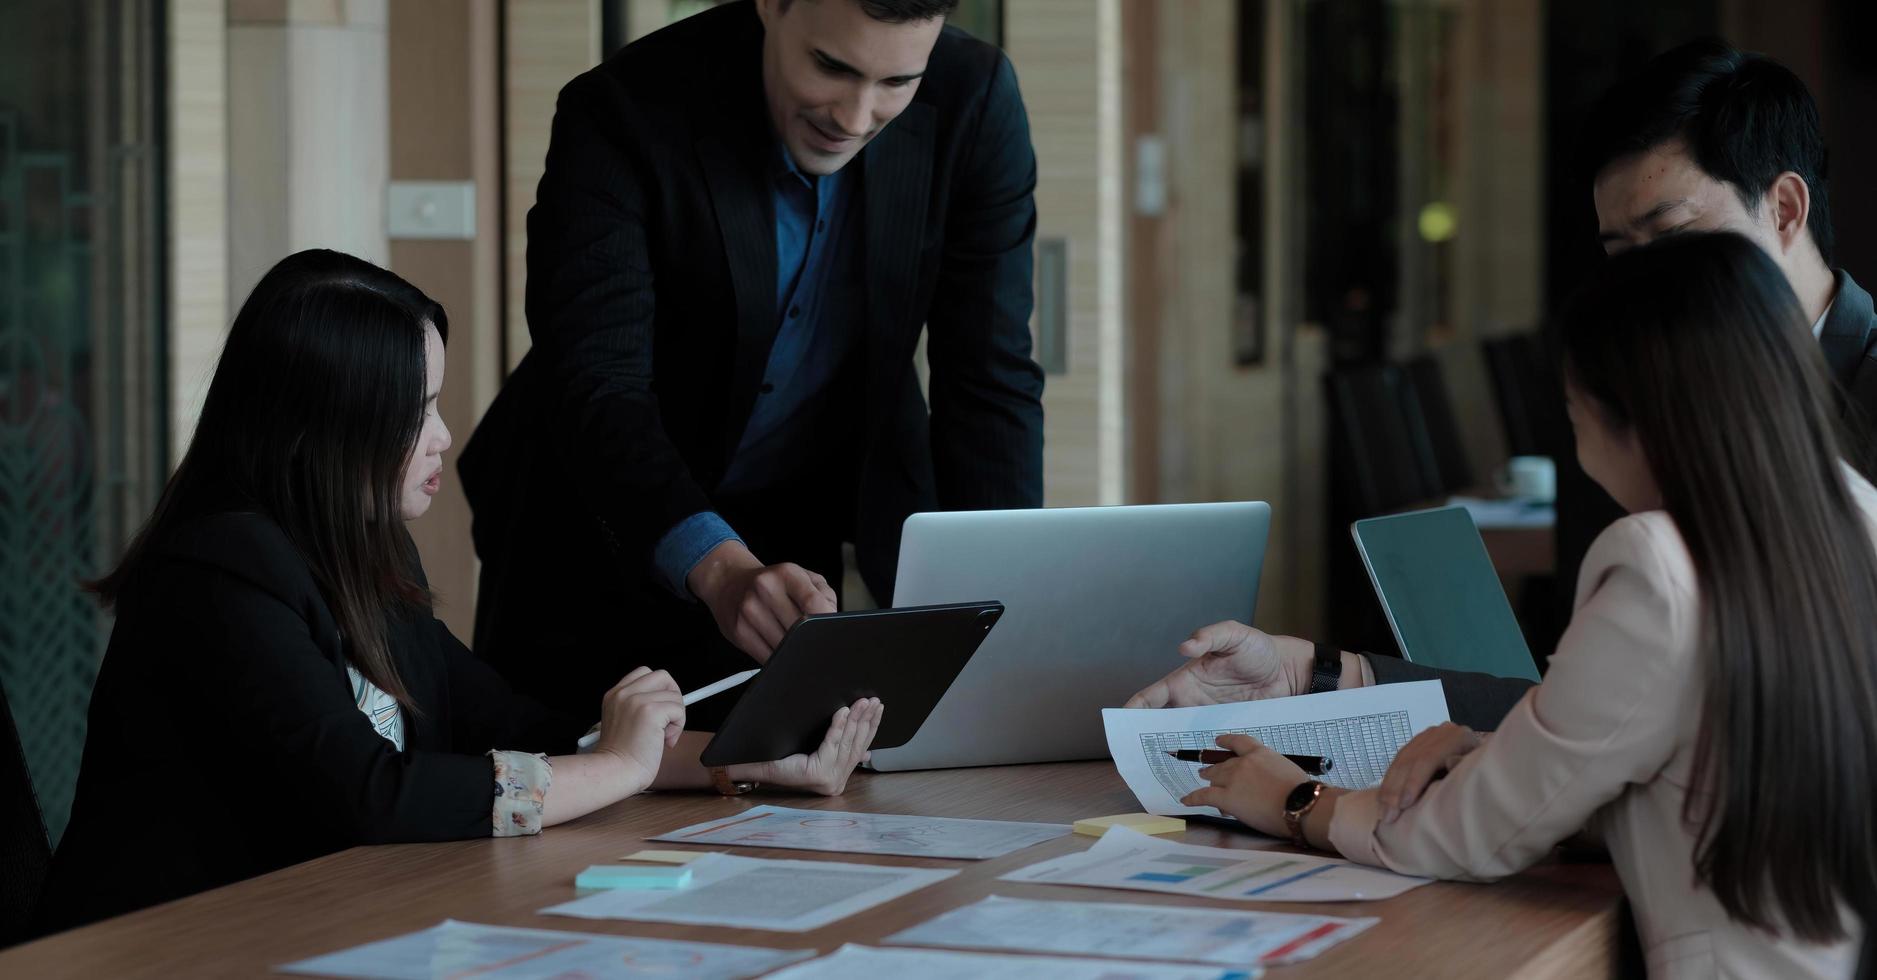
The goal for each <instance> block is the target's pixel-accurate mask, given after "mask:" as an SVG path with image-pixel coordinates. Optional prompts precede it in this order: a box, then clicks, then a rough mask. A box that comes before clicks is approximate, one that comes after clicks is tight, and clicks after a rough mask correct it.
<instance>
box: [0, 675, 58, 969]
mask: <svg viewBox="0 0 1877 980" xmlns="http://www.w3.org/2000/svg"><path fill="white" fill-rule="evenodd" d="M0 835H4V836H0V948H4V947H7V946H11V945H13V944H15V943H19V942H24V941H25V940H27V939H29V938H32V927H33V911H34V907H35V906H36V905H37V904H38V902H39V889H40V888H41V886H43V885H44V884H45V880H46V869H47V867H48V866H49V865H50V864H51V863H52V847H51V844H50V842H49V841H48V840H47V838H46V825H45V821H44V820H43V819H42V818H41V817H40V814H39V801H38V798H37V797H36V796H34V795H33V779H32V774H31V773H30V772H28V771H27V770H26V755H25V753H24V752H23V751H22V750H21V748H20V733H19V729H18V728H16V727H15V726H14V724H13V710H12V709H11V708H9V707H8V706H7V700H6V692H5V691H0Z"/></svg>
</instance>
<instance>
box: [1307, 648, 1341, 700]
mask: <svg viewBox="0 0 1877 980" xmlns="http://www.w3.org/2000/svg"><path fill="white" fill-rule="evenodd" d="M1342 684H1343V654H1342V651H1341V650H1338V649H1336V648H1335V647H1333V646H1330V645H1329V644H1327V643H1319V644H1317V645H1316V666H1315V668H1314V669H1313V671H1312V673H1311V674H1310V693H1311V694H1322V693H1323V692H1324V691H1334V690H1336V689H1337V688H1340V687H1342Z"/></svg>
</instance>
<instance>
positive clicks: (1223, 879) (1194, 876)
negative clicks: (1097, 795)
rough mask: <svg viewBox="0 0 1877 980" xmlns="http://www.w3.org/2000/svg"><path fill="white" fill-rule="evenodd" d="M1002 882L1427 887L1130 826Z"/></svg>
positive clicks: (1297, 894) (1341, 865) (1289, 890)
mask: <svg viewBox="0 0 1877 980" xmlns="http://www.w3.org/2000/svg"><path fill="white" fill-rule="evenodd" d="M1000 880H1002V881H1025V882H1031V883H1033V884H1039V885H1089V886H1093V887H1096V888H1127V889H1132V890H1134V891H1144V892H1164V893H1166V894H1169V895H1185V896H1188V897H1190V898H1223V899H1230V900H1236V901H1241V902H1341V901H1349V900H1353V899H1376V898H1393V897H1395V896H1396V895H1399V894H1401V893H1402V892H1405V891H1407V890H1409V889H1411V888H1416V887H1419V886H1421V885H1425V884H1427V879H1426V878H1411V877H1409V876H1407V875H1398V874H1395V873H1394V872H1392V871H1383V870H1382V869H1380V868H1369V867H1364V866H1362V865H1360V864H1351V863H1349V862H1348V861H1339V860H1337V859H1335V858H1325V857H1316V856H1315V855H1310V854H1291V853H1288V852H1283V851H1259V850H1245V849H1241V848H1231V847H1200V846H1198V845H1196V844H1176V843H1174V842H1172V841H1170V840H1161V839H1160V838H1158V837H1149V836H1148V835H1146V834H1143V833H1140V832H1138V831H1134V830H1129V829H1128V828H1126V827H1115V828H1113V829H1112V830H1110V831H1108V832H1107V833H1106V834H1103V835H1102V837H1101V839H1100V840H1097V841H1096V842H1095V846H1093V847H1091V848H1089V849H1088V850H1086V851H1078V852H1077V853H1074V854H1065V855H1063V856H1062V857H1059V858H1053V859H1051V860H1048V861H1044V862H1042V863H1041V864H1032V865H1030V866H1029V867H1027V868H1019V869H1017V870H1016V871H1012V872H1011V873H1009V874H1007V875H1004V876H1003V878H1002V879H1000Z"/></svg>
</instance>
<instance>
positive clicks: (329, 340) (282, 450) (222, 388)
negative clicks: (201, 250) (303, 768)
mask: <svg viewBox="0 0 1877 980" xmlns="http://www.w3.org/2000/svg"><path fill="white" fill-rule="evenodd" d="M425 324H430V325H433V326H435V327H436V328H437V332H438V333H439V334H440V335H443V336H446V337H447V336H448V331H449V324H448V322H447V321H446V319H445V318H444V315H443V308H442V307H440V306H438V305H437V304H436V302H435V301H433V300H431V299H430V297H428V296H426V295H424V294H423V292H421V291H420V290H418V289H417V287H415V286H412V285H411V284H410V283H408V282H405V281H404V280H403V279H401V278H399V277H398V276H396V275H394V274H392V273H390V272H387V271H386V270H384V269H380V268H378V267H377V266H375V265H372V264H371V263H369V262H366V261H364V260H363V259H358V258H354V257H353V256H350V255H346V254H343V253H340V252H333V251H327V250H324V249H314V250H309V251H304V252H298V253H295V254H293V255H290V256H288V257H287V258H285V259H282V260H281V261H280V263H279V264H278V265H275V266H274V267H273V269H271V270H269V271H268V273H267V275H265V276H263V277H262V278H261V281H260V283H259V284H257V285H256V286H255V287H254V292H253V293H251V294H250V295H249V296H248V299H247V302H245V303H243V304H242V305H241V312H240V313H238V314H237V315H236V316H235V322H234V325H233V326H232V327H231V328H229V331H228V340H227V343H226V345H225V346H224V347H223V348H222V356H221V360H220V361H219V362H218V363H217V364H216V366H215V376H214V379H213V380H212V381H211V382H210V383H209V391H208V396H207V398H206V399H205V400H204V402H203V405H202V415H201V418H200V420H199V421H198V422H197V423H196V428H195V434H194V436H193V437H192V438H191V439H190V443H189V451H188V453H187V454H185V455H184V456H183V460H182V462H181V464H179V465H178V466H177V467H176V472H175V474H174V475H173V476H171V477H170V480H169V483H168V485H167V486H166V487H164V490H163V495H162V497H161V498H159V499H158V501H157V505H156V510H155V512H154V513H152V514H151V516H150V520H149V521H148V522H147V523H146V524H145V525H144V526H143V528H142V530H140V531H139V532H138V533H137V536H136V537H135V538H134V539H132V541H131V543H130V547H129V548H128V549H127V550H126V552H125V554H124V557H123V559H122V560H121V561H120V562H119V563H118V565H117V567H116V569H114V570H113V571H112V572H111V573H110V574H109V575H106V576H105V577H104V578H103V579H101V580H99V581H98V582H96V583H94V584H93V586H92V588H93V589H94V590H95V591H96V592H97V593H98V596H99V598H100V599H101V600H102V601H103V602H104V603H105V604H106V605H112V604H115V603H118V602H120V601H122V600H124V599H125V598H126V597H127V596H128V595H130V594H131V593H132V592H134V590H136V589H137V588H138V582H139V579H140V577H141V576H142V575H143V573H144V572H145V571H146V570H147V569H148V567H149V565H150V563H151V561H152V559H153V558H154V557H155V556H156V554H157V553H158V552H159V551H160V549H161V547H162V543H163V542H164V541H165V540H166V539H167V538H168V537H169V536H170V534H171V533H173V532H174V531H175V530H176V529H177V528H178V527H180V526H182V525H184V524H186V523H188V522H190V521H192V520H196V519H198V518H202V517H207V516H210V515H212V514H215V513H220V512H223V511H227V510H252V511H255V512H257V513H260V514H263V515H265V516H267V517H268V518H271V519H272V520H273V521H274V522H275V523H276V524H278V525H279V526H280V528H281V529H282V530H283V531H285V532H286V535H287V537H288V539H289V540H291V541H292V542H293V544H294V546H295V547H296V548H297V549H298V550H299V552H300V554H301V556H302V557H304V558H305V559H306V563H307V565H308V567H309V568H311V570H312V573H313V579H314V581H315V582H316V583H317V584H318V586H319V589H320V591H321V593H322V594H323V596H324V598H325V600H326V603H327V606H328V607H329V608H330V609H331V611H332V614H333V617H334V618H335V619H336V620H337V621H338V625H339V629H340V631H341V632H342V634H343V635H344V638H345V642H346V656H347V658H348V659H349V660H350V661H351V663H352V666H353V667H355V668H356V669H357V670H358V672H359V673H360V674H362V675H364V677H365V678H366V679H367V680H369V681H371V682H372V683H373V684H375V685H377V686H378V687H379V688H380V689H382V690H384V691H385V693H387V694H390V695H391V696H392V697H394V698H396V699H397V700H398V701H399V702H400V703H401V704H403V705H405V706H406V707H407V708H412V709H415V708H416V707H417V706H416V705H414V704H412V702H411V700H410V696H409V693H408V692H407V691H406V690H405V687H404V683H403V681H402V680H400V679H399V677H398V672H397V667H396V664H395V663H394V662H393V661H392V658H391V653H390V650H389V648H388V645H387V642H388V641H387V632H386V631H387V626H388V620H389V618H390V617H391V616H395V615H400V614H406V613H409V612H412V611H414V610H418V609H424V608H428V606H429V603H430V597H429V594H428V592H427V591H426V590H425V589H424V588H423V587H422V586H421V585H419V584H418V582H417V580H416V579H415V578H414V577H413V573H414V572H415V570H416V569H417V567H418V566H417V556H416V554H415V551H414V549H413V547H412V544H411V539H410V536H409V535H408V534H407V533H406V532H405V530H404V523H403V521H402V520H401V519H400V517H399V513H400V510H401V508H400V503H399V501H400V496H401V492H402V481H403V473H404V464H405V461H406V459H407V458H408V456H409V454H410V450H411V447H412V446H413V445H414V444H415V443H416V441H417V437H418V434H419V432H420V431H421V429H422V426H423V417H424V399H425V391H424V388H425V384H426V377H425V364H424V326H425Z"/></svg>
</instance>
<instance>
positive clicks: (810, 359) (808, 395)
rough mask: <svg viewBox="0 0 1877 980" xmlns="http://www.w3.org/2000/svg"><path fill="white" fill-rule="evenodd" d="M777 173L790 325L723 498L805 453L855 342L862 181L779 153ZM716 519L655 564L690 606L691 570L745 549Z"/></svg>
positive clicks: (700, 518) (680, 534) (779, 242)
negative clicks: (821, 399) (839, 293)
mask: <svg viewBox="0 0 1877 980" xmlns="http://www.w3.org/2000/svg"><path fill="white" fill-rule="evenodd" d="M776 155H777V162H776V166H775V169H774V171H773V173H772V175H771V176H772V179H773V188H774V190H773V194H774V199H775V212H776V312H777V315H778V316H779V317H780V318H781V325H780V327H779V328H778V329H777V331H776V339H775V345H774V346H773V347H771V348H770V351H769V364H768V366H767V368H766V369H765V370H764V371H763V382H762V387H761V388H760V389H758V394H757V396H756V406H755V408H754V409H753V410H752V411H751V412H750V418H749V425H748V427H746V428H745V429H744V430H743V439H742V441H741V442H739V443H738V444H737V449H736V453H735V454H734V455H733V456H732V457H731V459H730V466H729V468H728V469H727V470H726V471H725V473H724V478H723V482H722V483H721V484H719V485H718V487H717V492H718V493H720V494H738V493H752V492H759V491H761V490H763V489H764V488H765V487H766V485H767V484H768V483H769V482H770V481H771V480H772V479H773V478H774V477H775V475H776V474H777V473H779V472H781V471H782V470H784V469H785V467H786V466H787V463H788V460H789V458H790V457H791V455H793V454H794V453H795V452H796V451H798V450H800V449H802V448H804V447H805V446H806V444H807V443H808V442H809V441H810V440H811V439H813V438H814V433H813V432H812V431H809V429H808V427H806V426H804V425H801V424H796V423H798V422H799V421H800V418H799V417H800V416H803V415H805V414H806V410H807V409H808V407H809V406H810V405H811V403H812V402H813V401H814V400H815V398H816V396H817V395H819V394H821V393H822V391H823V390H825V389H826V388H827V387H828V385H829V383H830V382H832V381H833V380H834V374H835V372H836V370H837V369H838V367H839V366H840V364H841V362H842V361H843V360H844V355H845V354H846V353H847V351H848V350H849V349H850V348H851V347H852V345H853V343H854V341H855V339H856V337H855V331H854V329H853V326H854V318H853V316H852V311H851V310H845V309H840V308H838V304H833V303H831V302H830V301H829V294H830V292H832V291H834V290H836V289H837V287H838V286H839V285H840V284H839V282H838V281H837V277H841V276H853V277H857V276H858V259H859V252H858V250H857V249H855V248H854V247H853V239H854V238H855V235H854V234H853V233H852V231H851V230H850V229H849V228H848V224H849V222H848V210H849V209H848V202H849V200H850V199H851V198H852V196H853V194H852V184H853V181H851V180H849V179H848V175H847V172H848V169H849V168H847V167H843V168H841V169H840V170H837V171H835V172H834V173H831V174H827V175H824V176H815V175H813V174H805V173H803V172H802V171H801V170H799V169H797V168H796V166H795V161H794V160H793V159H791V158H790V157H789V154H788V151H787V150H785V149H782V148H781V147H779V146H778V147H777V150H776ZM738 540H741V539H740V538H738V537H737V534H736V532H735V531H733V530H731V528H730V525H729V524H728V523H726V522H725V521H724V519H723V518H722V517H720V516H718V515H717V514H716V513H715V512H713V511H704V512H701V513H697V514H692V515H691V516H690V517H687V518H685V519H684V520H682V521H679V522H678V523H677V524H676V525H674V526H673V527H672V528H671V530H669V531H667V532H665V536H664V537H663V538H661V539H660V540H659V542H658V546H657V547H656V548H655V549H654V550H653V553H652V561H653V564H654V565H655V566H656V568H657V571H658V576H659V579H660V580H661V581H663V582H664V583H665V586H666V587H667V588H669V589H671V590H672V591H673V592H675V593H676V594H678V595H680V596H684V597H686V598H688V597H690V595H691V590H690V587H689V586H688V585H687V584H686V582H685V579H686V578H688V577H689V576H690V574H691V569H693V568H696V567H697V563H698V562H700V561H702V560H703V559H704V556H705V555H707V554H709V553H710V552H711V549H713V548H715V547H717V546H718V545H720V544H723V543H724V542H725V541H738Z"/></svg>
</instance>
